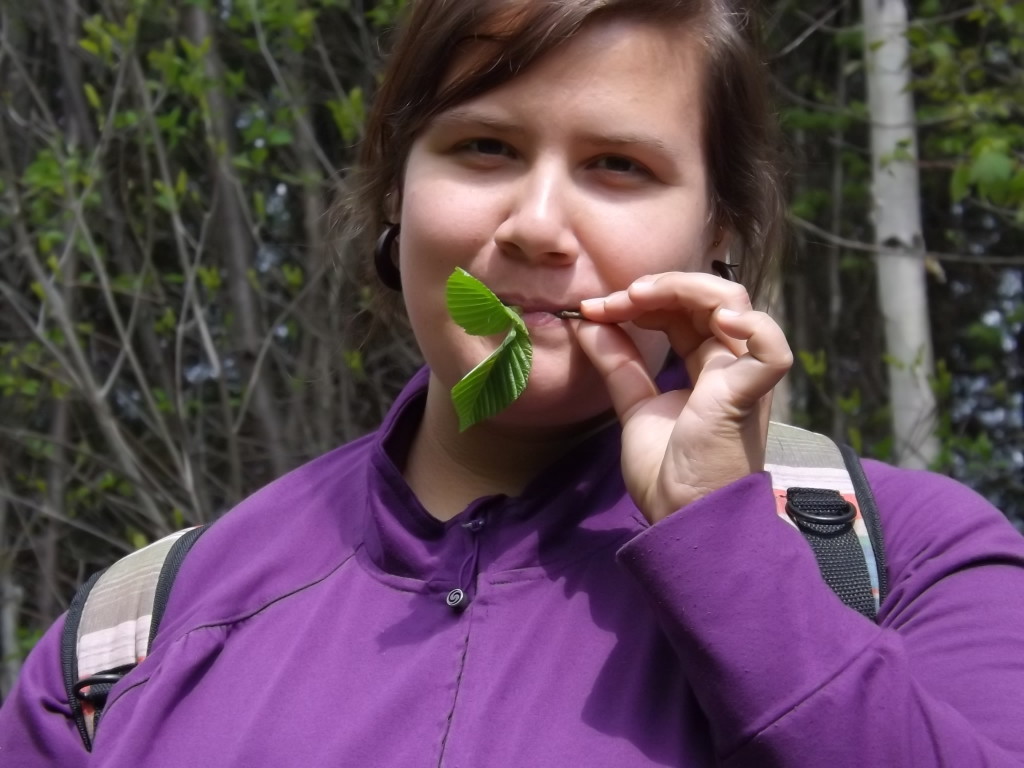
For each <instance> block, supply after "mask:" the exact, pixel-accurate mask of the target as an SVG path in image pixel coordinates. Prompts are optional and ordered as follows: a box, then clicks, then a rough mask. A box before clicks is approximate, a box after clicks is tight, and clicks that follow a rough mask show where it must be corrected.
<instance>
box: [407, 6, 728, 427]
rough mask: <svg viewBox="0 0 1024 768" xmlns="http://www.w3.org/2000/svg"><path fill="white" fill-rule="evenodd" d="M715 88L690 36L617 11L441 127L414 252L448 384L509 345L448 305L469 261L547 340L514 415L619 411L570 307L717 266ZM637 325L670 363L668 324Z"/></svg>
mask: <svg viewBox="0 0 1024 768" xmlns="http://www.w3.org/2000/svg"><path fill="white" fill-rule="evenodd" d="M700 82H701V63H700V57H699V53H698V50H697V46H696V44H695V43H694V42H693V41H692V40H690V39H689V37H688V36H687V35H685V34H683V33H682V31H681V30H680V29H678V28H658V27H655V26H652V25H650V24H644V23H637V22H628V21H621V20H618V21H610V22H604V23H600V24H597V25H595V26H592V27H590V28H589V29H586V30H585V31H583V32H582V33H580V34H579V35H578V36H577V37H575V38H574V39H572V40H571V41H570V42H568V43H567V44H565V45H564V46H562V47H561V48H559V49H557V50H555V51H554V52H553V53H551V54H549V55H548V56H547V57H545V58H543V59H541V60H540V61H539V62H537V63H536V64H535V65H534V66H533V67H531V68H530V69H528V70H527V71H526V72H525V73H524V74H522V75H520V76H518V77H516V78H515V79H513V80H511V81H509V82H507V83H505V84H504V85H502V86H500V87H499V88H496V89H494V90H492V91H489V92H488V93H485V94H484V95H482V96H480V97H478V98H475V99H473V100H471V101H468V102H465V103H463V104H460V105H458V106H456V107H454V108H452V109H450V110H449V111H447V112H444V113H442V114H440V115H438V116H437V117H436V118H434V119H433V120H432V121H431V122H430V123H429V124H428V125H427V127H426V128H425V129H424V131H423V132H422V134H421V135H420V136H419V137H418V138H417V140H416V141H415V142H414V144H413V146H412V148H411V150H410V153H409V157H408V161H407V164H406V169H405V177H404V185H403V187H402V191H401V201H402V204H401V211H400V221H401V225H402V232H401V240H400V244H399V247H400V250H399V253H400V266H401V270H402V284H403V286H404V294H405V302H406V306H407V309H408V313H409V318H410V320H411V323H412V328H413V331H414V333H415V335H416V339H417V341H418V343H419V346H420V349H421V350H422V352H423V354H424V357H425V359H426V361H427V363H428V365H429V366H430V367H431V369H432V371H433V373H434V377H435V379H436V380H437V381H438V382H439V383H440V384H441V385H443V386H444V387H446V388H450V387H452V386H453V385H454V384H455V383H456V382H457V381H458V380H459V379H460V378H461V377H462V376H463V375H465V374H466V373H467V372H468V371H469V370H470V369H472V368H473V367H474V366H475V365H476V364H477V363H479V362H480V361H481V360H483V359H484V358H485V357H486V356H487V355H488V354H490V353H491V351H493V349H494V348H495V347H496V346H497V343H498V340H496V339H494V338H480V337H474V336H468V335H467V334H466V333H465V332H464V331H463V330H461V329H460V328H459V327H458V326H456V325H455V324H454V323H453V322H452V321H451V319H450V318H449V316H448V312H447V310H446V307H445V282H446V281H447V279H448V276H449V275H450V274H451V272H452V270H453V269H455V267H463V268H464V269H466V270H467V271H469V272H470V273H471V274H473V275H474V276H476V277H477V278H479V279H480V280H482V281H483V282H484V283H486V284H487V285H488V286H489V287H490V288H491V289H492V290H493V291H494V292H495V293H496V294H497V295H498V297H499V298H501V299H502V300H503V301H504V302H505V303H506V304H510V305H516V306H518V307H521V308H522V309H523V310H524V319H525V321H526V324H527V327H528V328H529V330H530V335H531V338H532V339H533V348H534V353H533V368H532V371H531V374H530V380H529V385H528V386H527V390H526V392H525V393H524V394H523V396H522V397H521V398H520V399H519V401H517V402H516V403H515V404H514V405H513V406H512V407H511V408H510V409H508V410H507V411H505V412H504V413H503V414H500V415H499V416H498V417H496V419H497V420H506V421H507V422H508V423H509V424H516V425H522V426H542V425H546V426H556V425H559V424H561V425H569V424H572V423H577V422H580V421H583V420H585V419H589V418H592V417H594V416H596V415H598V414H599V413H601V412H602V411H604V410H606V409H607V408H608V407H609V401H608V397H607V394H606V392H605V388H604V385H603V383H602V381H601V380H600V378H599V377H598V375H597V372H596V371H595V370H594V369H593V368H592V366H591V365H590V363H589V362H588V360H587V359H586V358H585V356H584V355H583V354H582V352H581V351H580V349H579V348H578V346H577V344H576V341H575V337H574V334H573V332H572V329H571V328H570V327H569V323H570V322H572V321H567V320H560V319H559V318H557V317H556V316H555V315H554V314H552V313H553V312H555V311H557V310H559V309H567V308H574V307H576V306H577V305H578V304H579V302H580V300H581V299H586V298H593V297H600V296H604V295H607V294H608V293H610V292H611V291H614V290H617V289H622V288H624V287H626V286H627V285H628V284H629V283H630V282H631V281H633V280H634V279H636V278H637V277H640V276H642V275H645V274H650V273H658V272H665V271H671V270H682V271H696V270H704V271H706V270H707V269H708V266H709V264H710V260H711V249H712V241H713V240H715V235H716V232H715V231H714V228H713V227H712V226H711V225H710V223H709V217H710V210H709V201H708V196H707V188H708V180H707V175H706V168H705V162H704V156H703V151H702V142H701V114H702V109H701V99H700ZM627 330H628V332H629V333H630V335H631V336H632V337H633V339H634V341H635V342H636V344H637V345H638V347H639V348H640V349H641V351H642V352H643V354H644V357H645V359H646V360H647V362H648V365H649V367H650V368H651V370H652V371H655V370H657V369H659V368H660V366H661V365H662V364H663V363H664V360H665V356H666V354H667V351H668V343H667V341H666V339H665V337H664V335H663V334H661V333H657V332H653V331H644V330H641V329H639V328H627Z"/></svg>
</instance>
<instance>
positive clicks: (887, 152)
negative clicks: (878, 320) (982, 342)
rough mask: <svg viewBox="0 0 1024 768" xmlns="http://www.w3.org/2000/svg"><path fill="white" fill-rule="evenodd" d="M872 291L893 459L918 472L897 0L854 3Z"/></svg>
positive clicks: (920, 377)
mask: <svg viewBox="0 0 1024 768" xmlns="http://www.w3.org/2000/svg"><path fill="white" fill-rule="evenodd" d="M861 8H862V12H863V16H864V55H865V62H866V65H867V84H868V106H869V112H870V115H871V154H872V161H873V163H872V165H873V168H872V179H873V185H872V186H873V195H874V216H873V218H874V224H875V243H876V244H877V245H878V247H879V249H880V252H879V254H878V257H877V259H876V263H877V265H878V290H879V303H880V308H881V312H882V314H883V316H884V319H885V340H886V354H887V366H888V370H889V388H890V402H891V404H892V425H893V436H894V439H895V442H894V458H895V460H896V462H897V463H898V464H899V465H900V466H904V467H913V468H922V467H926V466H928V464H929V463H931V461H933V460H934V459H935V457H936V456H937V455H938V450H939V446H938V439H937V437H936V435H935V428H936V418H935V396H934V393H933V391H932V388H931V385H930V378H931V376H932V373H933V362H932V345H931V329H930V326H929V318H928V294H927V285H926V272H925V264H924V239H923V237H922V236H921V195H920V188H919V180H918V171H917V139H916V134H915V118H914V102H913V96H912V94H911V92H910V70H909V66H908V59H909V54H910V46H909V43H908V41H907V7H906V4H905V2H904V0H861Z"/></svg>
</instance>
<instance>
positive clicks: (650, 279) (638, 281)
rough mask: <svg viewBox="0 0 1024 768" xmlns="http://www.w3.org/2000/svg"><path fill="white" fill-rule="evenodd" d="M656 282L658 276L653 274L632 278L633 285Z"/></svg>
mask: <svg viewBox="0 0 1024 768" xmlns="http://www.w3.org/2000/svg"><path fill="white" fill-rule="evenodd" d="M656 282H658V278H657V277H656V276H655V275H644V276H643V277H638V278H637V279H636V280H634V281H633V285H650V284H651V283H656Z"/></svg>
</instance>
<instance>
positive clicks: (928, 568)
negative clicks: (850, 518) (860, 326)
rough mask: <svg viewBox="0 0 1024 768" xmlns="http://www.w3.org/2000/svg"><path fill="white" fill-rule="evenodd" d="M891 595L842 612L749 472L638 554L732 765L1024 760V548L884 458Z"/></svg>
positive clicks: (879, 475)
mask: <svg viewBox="0 0 1024 768" xmlns="http://www.w3.org/2000/svg"><path fill="white" fill-rule="evenodd" d="M865 469H866V470H867V473H868V478H869V481H870V482H871V486H872V489H873V490H874V492H875V495H876V499H877V502H878V506H879V510H880V514H881V519H882V528H883V534H884V539H885V545H884V546H885V552H886V557H887V559H888V572H889V580H890V592H889V594H888V596H887V598H886V599H885V601H884V602H883V604H882V606H881V611H880V613H879V617H878V624H877V625H876V624H874V623H872V622H871V621H869V620H868V619H866V618H864V617H863V616H861V615H860V614H859V613H857V612H856V611H853V610H851V609H849V608H847V607H846V606H845V605H843V604H842V603H841V602H840V601H839V599H838V598H837V597H836V596H835V595H834V594H833V593H832V592H831V590H829V588H828V587H827V586H826V585H825V583H824V581H823V580H822V578H821V576H820V572H819V570H818V567H817V564H816V562H815V559H814V556H813V554H812V553H811V550H810V548H809V547H808V545H807V544H806V542H805V541H804V539H803V537H802V536H801V535H800V534H799V532H797V531H796V530H795V529H794V528H793V527H792V526H790V525H788V524H787V523H785V522H784V521H782V520H780V519H778V517H777V515H776V513H775V509H774V504H773V499H772V492H771V487H770V485H771V484H770V481H769V478H768V476H767V475H765V474H759V475H751V476H749V477H747V478H745V479H743V480H741V481H739V482H738V483H735V484H733V485H731V486H729V487H727V488H724V489H721V490H719V491H716V492H715V493H713V494H710V495H709V496H707V497H705V498H704V499H701V500H700V501H698V502H696V503H694V504H692V505H690V506H688V507H686V508H684V509H682V510H680V511H679V512H677V513H675V514H674V515H671V516H670V517H668V518H666V519H665V520H663V521H661V522H659V523H658V524H657V525H655V526H653V527H651V528H649V529H648V530H646V531H644V532H643V533H641V534H640V535H638V536H637V537H636V538H634V539H633V540H631V541H630V542H629V543H627V544H626V545H625V546H624V547H623V548H622V550H620V552H619V558H620V562H622V563H623V564H624V565H625V567H626V568H627V569H628V570H629V571H631V572H632V573H633V574H634V576H635V577H636V578H637V580H638V581H639V582H640V584H641V585H642V587H643V589H644V590H645V592H646V593H647V594H648V596H649V597H650V600H651V604H652V605H653V607H654V610H655V612H656V614H657V616H658V620H659V622H660V623H661V625H662V627H663V628H664V630H665V631H666V633H667V634H668V636H669V638H670V640H671V641H672V643H673V645H674V647H675V649H676V652H677V654H678V655H679V658H680V662H681V664H682V665H683V667H684V672H685V674H686V676H687V678H688V679H689V681H690V683H691V685H692V687H693V690H694V693H695V695H696V697H697V699H698V700H699V701H700V703H701V706H702V708H703V709H704V712H705V713H706V715H707V717H708V720H709V726H710V728H711V731H712V738H713V741H714V745H715V749H716V752H717V754H718V758H719V760H720V762H721V764H723V765H725V766H730V767H731V768H740V767H741V766H758V767H759V768H760V767H762V766H773V765H779V766H787V768H799V767H800V766H829V768H843V767H844V766H851V767H852V766H857V767H858V768H860V767H861V766H865V765H878V766H882V765H885V766H904V767H911V766H922V767H924V766H928V767H929V768H931V767H933V766H938V765H953V766H957V768H973V767H974V766H1021V765H1022V764H1024V727H1022V726H1021V724H1022V723H1024V538H1022V537H1021V536H1020V535H1019V534H1018V533H1017V531H1015V530H1014V529H1013V527H1012V526H1011V525H1010V524H1009V523H1008V522H1007V521H1006V520H1005V518H1003V516H1002V515H1001V514H1000V513H999V512H998V510H996V509H994V508H992V507H991V506H990V505H989V504H988V503H987V502H986V501H985V500H984V499H982V498H981V497H979V496H977V495H976V494H975V493H973V492H972V491H970V490H969V489H967V488H965V487H964V486H962V485H960V484H958V483H956V482H954V481H952V480H949V479H948V478H943V477H939V476H937V475H932V474H929V473H924V472H909V471H906V470H896V469H893V468H891V467H887V466H885V465H882V464H878V463H875V462H866V464H865Z"/></svg>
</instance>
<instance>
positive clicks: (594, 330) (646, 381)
mask: <svg viewBox="0 0 1024 768" xmlns="http://www.w3.org/2000/svg"><path fill="white" fill-rule="evenodd" d="M573 330H574V332H575V334H576V340H577V341H578V342H579V345H580V348H581V349H582V350H583V352H584V354H586V356H587V357H588V358H590V362H591V363H593V365H594V367H595V368H596V369H597V372H598V373H599V374H601V378H603V379H604V383H605V386H606V387H607V388H608V394H609V395H610V396H611V400H612V406H613V407H614V408H615V413H617V414H618V416H619V421H620V422H621V423H623V424H625V423H626V421H628V420H629V418H630V416H632V415H633V413H634V412H635V411H636V410H637V409H638V408H640V407H641V406H642V405H643V404H644V403H646V402H648V401H650V400H651V399H652V398H655V397H657V396H658V395H659V394H660V392H659V390H658V385H657V384H655V383H654V378H653V377H652V376H651V374H650V373H649V372H648V370H647V364H646V363H645V362H644V358H643V356H642V355H641V354H640V350H638V349H637V347H636V344H634V343H633V340H632V339H631V338H630V337H629V335H628V334H627V333H626V332H625V331H624V330H622V328H620V327H619V326H618V325H614V324H611V323H591V322H587V321H586V320H580V321H578V322H576V323H574V324H573Z"/></svg>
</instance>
